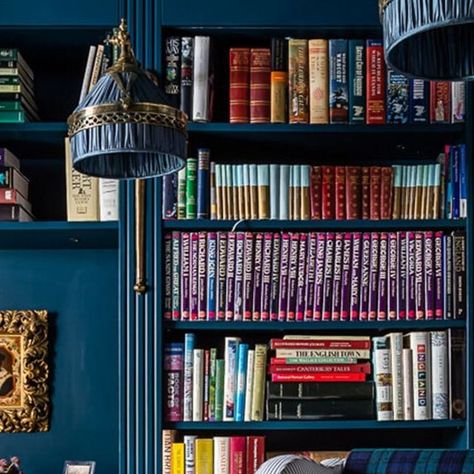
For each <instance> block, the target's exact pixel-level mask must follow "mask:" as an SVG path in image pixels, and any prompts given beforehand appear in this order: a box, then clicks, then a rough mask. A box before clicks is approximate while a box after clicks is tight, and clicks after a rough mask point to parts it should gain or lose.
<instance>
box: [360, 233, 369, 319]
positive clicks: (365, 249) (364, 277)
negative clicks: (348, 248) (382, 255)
mask: <svg viewBox="0 0 474 474" xmlns="http://www.w3.org/2000/svg"><path fill="white" fill-rule="evenodd" d="M361 261H362V264H361V269H360V310H359V319H360V320H361V321H365V320H367V319H368V318H369V289H370V233H368V232H364V233H363V234H362V259H361Z"/></svg>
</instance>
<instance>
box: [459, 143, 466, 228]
mask: <svg viewBox="0 0 474 474" xmlns="http://www.w3.org/2000/svg"><path fill="white" fill-rule="evenodd" d="M458 148H459V162H460V163H459V182H460V192H459V217H460V218H461V219H464V218H466V217H467V180H466V145H459V147H458Z"/></svg>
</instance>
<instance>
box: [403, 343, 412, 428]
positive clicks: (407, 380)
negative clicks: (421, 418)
mask: <svg viewBox="0 0 474 474" xmlns="http://www.w3.org/2000/svg"><path fill="white" fill-rule="evenodd" d="M402 357H403V367H402V368H403V419H404V420H413V362H412V359H413V353H412V350H411V349H409V348H403V352H402Z"/></svg>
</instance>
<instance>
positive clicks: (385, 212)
mask: <svg viewBox="0 0 474 474" xmlns="http://www.w3.org/2000/svg"><path fill="white" fill-rule="evenodd" d="M392 178H393V170H392V167H390V166H383V167H382V168H381V177H380V219H385V220H386V219H390V218H391V217H392Z"/></svg>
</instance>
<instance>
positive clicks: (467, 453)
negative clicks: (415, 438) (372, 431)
mask: <svg viewBox="0 0 474 474" xmlns="http://www.w3.org/2000/svg"><path fill="white" fill-rule="evenodd" d="M473 472H474V450H452V449H354V450H353V451H351V453H350V454H349V456H348V458H347V461H346V465H345V467H344V474H472V473H473Z"/></svg>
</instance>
